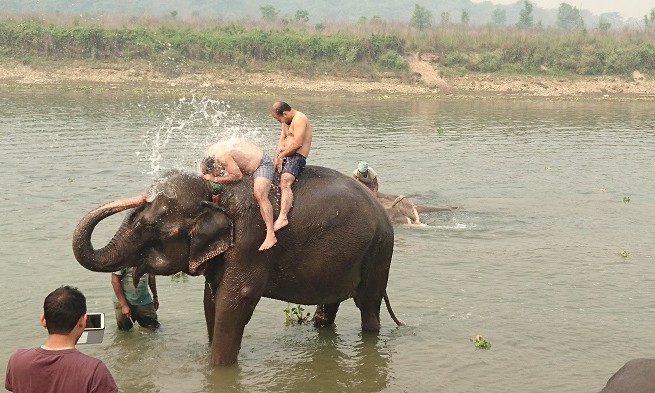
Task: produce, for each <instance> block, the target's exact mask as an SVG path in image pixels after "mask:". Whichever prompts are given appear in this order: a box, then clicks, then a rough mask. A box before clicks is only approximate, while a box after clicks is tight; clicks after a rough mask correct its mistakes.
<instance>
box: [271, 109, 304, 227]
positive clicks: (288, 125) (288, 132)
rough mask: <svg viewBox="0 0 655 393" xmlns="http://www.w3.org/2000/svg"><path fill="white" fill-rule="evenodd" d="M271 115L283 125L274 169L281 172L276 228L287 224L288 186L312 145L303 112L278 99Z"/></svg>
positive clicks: (290, 195)
mask: <svg viewBox="0 0 655 393" xmlns="http://www.w3.org/2000/svg"><path fill="white" fill-rule="evenodd" d="M271 114H272V115H273V118H274V119H275V120H277V121H278V122H279V123H280V124H281V125H282V130H281V132H280V139H279V140H278V143H277V147H276V148H275V153H276V155H275V161H274V162H275V169H276V170H277V171H278V172H281V175H280V194H281V195H280V198H281V201H280V215H279V216H278V217H277V220H275V224H274V225H273V229H274V230H275V231H277V230H279V229H281V228H283V227H285V226H286V225H287V224H289V219H288V217H287V215H288V214H289V210H291V206H292V205H293V191H292V190H291V186H292V185H293V182H294V181H295V180H296V178H297V177H298V175H300V172H301V171H302V170H303V168H305V163H306V160H307V156H308V155H309V150H310V149H311V147H312V126H311V124H309V120H307V116H305V114H304V113H302V112H299V111H297V110H295V109H293V108H291V106H289V104H287V103H286V102H282V101H277V102H275V103H274V104H273V108H272V110H271Z"/></svg>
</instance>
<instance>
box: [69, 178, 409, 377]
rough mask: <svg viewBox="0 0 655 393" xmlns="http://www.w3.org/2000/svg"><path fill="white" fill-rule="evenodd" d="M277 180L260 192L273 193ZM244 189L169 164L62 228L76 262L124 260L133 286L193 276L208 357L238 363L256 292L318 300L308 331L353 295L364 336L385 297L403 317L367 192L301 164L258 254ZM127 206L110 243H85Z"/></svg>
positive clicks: (388, 237)
mask: <svg viewBox="0 0 655 393" xmlns="http://www.w3.org/2000/svg"><path fill="white" fill-rule="evenodd" d="M277 184H278V183H276V186H275V187H274V188H273V189H272V190H271V193H270V194H269V198H270V197H273V198H276V197H277V198H278V199H279V186H277ZM252 189H253V179H252V177H251V176H244V177H243V179H242V180H241V181H239V182H237V183H232V184H223V185H220V186H219V185H216V184H214V183H209V182H207V181H205V180H203V179H202V178H201V177H200V175H198V174H194V173H190V172H184V171H179V170H174V171H172V172H170V173H168V174H167V175H165V176H164V177H162V178H161V179H159V180H157V181H155V182H154V184H153V185H152V186H151V187H150V189H149V190H148V192H147V193H146V194H143V195H141V196H137V197H131V198H125V199H121V200H117V201H114V202H110V203H107V204H105V205H103V206H100V207H98V208H96V209H94V210H92V211H90V212H89V213H87V214H86V215H84V217H83V218H82V219H80V221H79V223H78V225H77V227H76V228H75V231H74V233H73V241H72V243H73V251H74V255H75V258H76V259H77V261H78V262H79V263H80V264H81V265H82V266H83V267H85V268H86V269H89V270H92V271H97V272H112V271H116V270H119V269H120V268H123V267H130V266H134V267H135V270H134V280H135V282H136V280H138V278H139V277H141V276H142V275H143V274H146V273H151V274H156V275H172V274H175V273H178V272H184V273H187V274H189V275H201V274H203V275H204V276H205V290H204V311H205V322H206V323H207V332H208V336H209V341H210V343H211V362H212V363H213V364H214V365H220V366H223V365H230V364H233V363H235V362H236V361H237V357H238V353H239V350H240V346H241V341H242V336H243V332H244V328H245V326H246V324H247V323H248V322H249V321H250V318H251V316H252V314H253V311H254V309H255V307H256V305H257V303H258V302H259V300H260V298H261V297H262V296H263V297H267V298H272V299H278V300H282V301H287V302H291V303H297V304H304V305H317V308H316V311H315V313H314V316H313V322H314V325H315V326H317V327H323V326H329V325H331V324H333V323H334V320H335V318H336V314H337V311H338V309H339V305H340V303H341V302H342V301H344V300H346V299H349V298H353V299H354V302H355V305H356V306H357V307H358V308H359V310H360V314H361V328H362V330H363V331H365V332H369V331H370V332H377V331H379V329H380V307H381V302H382V299H384V300H385V304H386V306H387V311H388V312H389V314H390V316H391V318H392V319H393V320H394V321H395V322H396V324H397V325H402V322H401V321H399V320H398V319H397V318H396V316H395V315H394V313H393V310H392V309H391V305H390V303H389V299H388V297H387V293H386V286H387V281H388V276H389V269H390V265H391V259H392V254H393V245H394V231H393V226H392V224H391V221H390V220H389V217H388V216H387V215H386V214H385V212H384V208H383V207H382V206H381V205H380V204H379V203H378V202H377V201H376V199H375V197H374V196H373V194H371V192H369V191H368V190H366V189H365V188H363V187H361V186H359V185H357V183H355V182H353V181H352V179H351V178H350V177H348V176H345V175H343V174H342V173H339V172H337V171H335V170H332V169H329V168H325V167H320V166H311V165H310V166H307V167H306V168H305V169H304V171H303V172H302V174H301V175H300V176H299V178H298V180H297V181H296V182H295V184H294V185H293V192H294V206H293V208H292V210H291V213H290V215H289V225H288V226H286V227H284V228H282V229H280V230H279V231H278V232H277V233H276V236H277V238H278V243H277V244H276V245H275V246H274V247H273V248H271V249H270V250H265V251H258V246H259V244H261V242H262V241H263V240H264V236H265V225H264V222H263V220H262V218H261V214H260V212H259V208H258V205H257V202H256V200H255V199H254V196H253V194H252ZM273 200H275V199H273ZM276 205H277V204H276V203H273V206H274V209H275V210H276V212H275V214H278V213H279V207H278V206H276ZM127 209H132V210H131V211H130V212H129V213H128V214H127V215H126V217H125V219H124V220H123V222H122V223H121V225H120V227H119V228H118V230H117V231H116V233H115V235H114V236H113V238H112V239H111V240H110V241H109V243H108V244H107V245H105V246H104V247H102V248H100V249H94V247H93V245H92V243H91V236H92V233H93V230H94V229H95V227H96V225H97V224H98V223H99V222H100V221H102V220H103V219H105V218H106V217H109V216H111V215H112V214H115V213H118V212H120V211H123V210H127Z"/></svg>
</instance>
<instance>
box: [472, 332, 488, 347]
mask: <svg viewBox="0 0 655 393" xmlns="http://www.w3.org/2000/svg"><path fill="white" fill-rule="evenodd" d="M471 341H473V345H475V349H489V348H491V343H490V342H489V341H487V340H485V339H484V337H482V336H480V335H479V334H478V335H476V336H475V337H474V338H472V339H471Z"/></svg>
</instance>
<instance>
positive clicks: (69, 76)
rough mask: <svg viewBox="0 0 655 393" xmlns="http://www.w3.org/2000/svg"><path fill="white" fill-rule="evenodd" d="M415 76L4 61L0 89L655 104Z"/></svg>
mask: <svg viewBox="0 0 655 393" xmlns="http://www.w3.org/2000/svg"><path fill="white" fill-rule="evenodd" d="M408 64H409V65H410V69H411V70H412V72H413V75H414V78H413V79H412V80H411V81H410V80H403V79H401V78H399V77H397V76H394V75H387V76H381V77H378V78H375V79H374V80H367V79H362V78H352V77H334V76H332V75H329V74H327V73H326V74H323V75H318V76H315V77H311V78H307V77H300V76H297V75H293V74H290V73H283V72H246V71H243V70H239V69H225V68H210V67H206V68H203V69H195V70H186V71H184V72H179V73H178V74H177V75H166V74H165V73H163V72H161V71H158V70H156V69H155V68H154V67H153V66H152V65H149V64H145V63H144V64H134V63H129V64H128V63H118V64H114V63H101V62H95V61H94V62H61V63H52V64H51V63H47V64H44V65H26V64H22V63H20V62H17V61H2V62H0V87H2V88H16V89H21V88H30V89H39V88H47V89H52V88H55V89H64V90H76V89H79V90H90V91H106V90H109V91H112V90H115V91H123V92H129V91H134V92H148V93H150V94H157V93H162V94H165V93H176V92H180V91H183V92H193V93H203V94H208V93H211V92H216V91H221V92H222V93H223V94H225V95H243V94H248V95H258V94H261V95H286V94H289V93H291V92H295V93H311V94H332V93H339V94H342V95H349V94H352V95H362V94H374V95H382V96H407V95H411V96H424V97H437V98H438V97H462V98H471V97H474V98H475V97H477V98H493V97H501V98H510V99H512V98H513V99H521V98H523V99H524V98H529V97H545V98H549V99H620V100H655V81H654V80H649V79H647V78H646V77H645V76H643V75H641V74H640V73H639V72H636V71H635V73H634V74H633V76H632V78H620V77H587V78H575V79H573V78H571V79H568V78H561V77H552V76H547V75H544V76H534V75H530V76H527V75H517V76H507V75H498V74H467V75H464V76H457V77H449V78H442V77H441V76H440V75H439V72H438V70H436V69H434V68H433V66H432V65H431V63H429V62H427V61H424V60H421V59H418V58H416V57H413V58H410V59H408Z"/></svg>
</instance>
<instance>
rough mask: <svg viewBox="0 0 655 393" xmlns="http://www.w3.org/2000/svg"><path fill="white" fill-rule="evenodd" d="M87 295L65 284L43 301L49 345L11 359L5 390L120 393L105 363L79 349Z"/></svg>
mask: <svg viewBox="0 0 655 393" xmlns="http://www.w3.org/2000/svg"><path fill="white" fill-rule="evenodd" d="M86 318H87V316H86V298H85V297H84V295H83V294H82V292H80V291H79V290H77V289H76V288H73V287H69V286H63V287H60V288H57V289H55V290H54V291H53V292H51V293H50V294H49V295H48V296H47V297H46V298H45V302H44V303H43V315H41V325H42V326H43V327H44V328H46V329H48V338H47V339H46V342H45V344H43V345H41V346H40V347H37V348H31V349H19V350H18V351H16V352H14V354H13V355H11V357H10V358H9V363H8V364H7V376H6V378H5V389H7V390H9V391H11V392H15V393H21V392H29V393H40V392H44V393H45V392H52V393H56V392H66V393H78V392H79V393H83V392H111V393H113V392H117V391H118V388H117V387H116V382H114V378H113V377H112V375H111V373H110V372H109V370H108V369H107V367H106V366H105V364H104V363H103V362H102V361H101V360H98V359H96V358H94V357H91V356H88V355H85V354H83V353H82V352H79V351H78V350H77V349H75V344H77V340H79V338H80V336H82V333H83V332H84V328H85V326H86Z"/></svg>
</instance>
